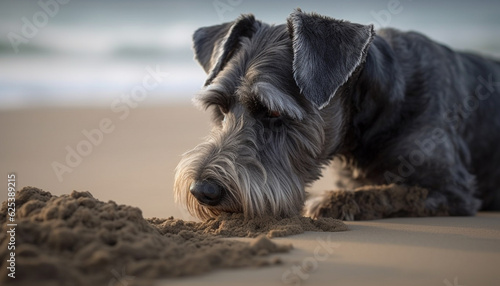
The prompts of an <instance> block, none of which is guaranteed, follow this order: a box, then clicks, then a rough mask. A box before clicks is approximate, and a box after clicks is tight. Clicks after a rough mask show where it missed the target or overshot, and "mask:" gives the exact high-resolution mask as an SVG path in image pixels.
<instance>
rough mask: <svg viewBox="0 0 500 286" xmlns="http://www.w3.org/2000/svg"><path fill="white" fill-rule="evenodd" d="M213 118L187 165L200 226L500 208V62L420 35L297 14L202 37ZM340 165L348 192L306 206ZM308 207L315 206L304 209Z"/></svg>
mask: <svg viewBox="0 0 500 286" xmlns="http://www.w3.org/2000/svg"><path fill="white" fill-rule="evenodd" d="M193 49H194V53H195V59H196V60H197V61H198V62H199V64H200V65H201V66H202V67H203V69H204V70H205V72H206V73H207V75H208V77H207V80H206V81H205V83H204V87H203V88H202V90H201V91H200V92H199V94H197V95H196V97H195V98H194V102H195V104H196V105H197V106H199V107H200V108H201V109H206V110H210V112H211V113H212V114H213V119H212V121H213V129H212V131H211V134H210V136H209V137H208V138H207V139H206V141H205V142H203V143H201V144H200V145H198V146H197V147H195V148H194V149H193V150H191V151H188V152H187V153H185V154H184V155H183V157H182V159H181V162H180V163H179V165H178V167H177V169H176V174H175V183H174V194H175V198H176V200H177V202H179V203H181V204H184V205H185V206H186V207H187V209H188V210H189V211H190V213H191V214H192V215H194V216H196V217H198V218H200V219H207V218H210V217H214V216H218V215H220V214H221V213H222V212H230V213H244V215H245V217H249V218H253V217H261V216H264V215H273V216H280V217H289V216H294V215H299V214H305V215H307V216H311V217H313V218H316V217H322V216H331V217H335V218H340V219H344V220H360V219H374V218H384V217H395V216H433V215H453V216H469V215H474V214H475V213H476V212H477V211H478V210H480V209H483V210H493V209H497V210H498V209H500V190H499V187H500V151H499V147H500V112H498V110H500V62H499V61H496V60H493V59H488V58H486V57H482V56H479V55H475V54H472V53H465V52H455V51H453V50H451V49H450V48H448V47H446V46H444V45H441V44H438V43H436V42H434V41H432V40H430V39H429V38H427V37H426V36H424V35H422V34H419V33H416V32H401V31H398V30H396V29H391V28H386V29H380V30H378V31H377V32H375V31H374V28H373V26H371V25H361V24H356V23H351V22H348V21H343V20H337V19H333V18H330V17H326V16H322V15H319V14H316V13H305V12H303V11H301V10H300V9H297V10H295V11H294V12H293V13H292V14H290V16H289V17H288V19H287V24H282V25H268V24H266V23H263V22H261V21H258V20H256V19H255V17H254V16H253V15H251V14H248V15H241V16H240V17H239V18H238V19H236V20H235V21H233V22H229V23H224V24H220V25H215V26H210V27H203V28H200V29H198V30H197V31H196V32H195V33H194V35H193ZM332 162H333V166H334V168H335V170H336V177H337V182H336V184H335V185H334V187H335V188H337V189H338V190H337V191H335V192H331V191H330V192H325V193H323V194H321V195H319V196H316V197H311V198H309V199H308V201H307V203H305V201H306V199H307V198H308V196H307V194H306V191H305V189H306V187H308V186H310V185H311V183H312V182H314V181H315V180H317V179H318V178H320V177H321V170H322V168H323V167H325V166H327V165H328V164H330V163H332ZM304 206H305V207H304Z"/></svg>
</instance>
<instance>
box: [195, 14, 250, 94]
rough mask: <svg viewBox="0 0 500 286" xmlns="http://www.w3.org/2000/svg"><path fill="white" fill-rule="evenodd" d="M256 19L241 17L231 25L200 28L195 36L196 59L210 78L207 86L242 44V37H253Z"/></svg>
mask: <svg viewBox="0 0 500 286" xmlns="http://www.w3.org/2000/svg"><path fill="white" fill-rule="evenodd" d="M254 23H255V17H254V16H253V15H252V14H248V15H241V16H240V17H239V18H238V19H236V20H235V21H233V22H230V23H224V24H220V25H215V26H210V27H203V28H199V29H198V30H196V32H194V35H193V49H194V53H195V59H196V60H197V61H198V62H199V63H200V65H201V66H202V67H203V69H204V70H205V72H206V73H207V74H208V78H207V80H206V82H205V85H208V84H210V82H211V81H212V80H213V79H214V78H215V77H216V76H217V74H218V73H219V72H220V71H221V70H222V69H223V68H224V65H225V64H226V63H227V62H228V61H229V59H230V58H231V56H232V55H233V54H234V51H235V50H236V49H237V48H238V46H239V44H240V38H241V37H251V35H252V34H253V33H254V32H255V31H254Z"/></svg>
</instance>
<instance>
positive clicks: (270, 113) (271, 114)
mask: <svg viewBox="0 0 500 286" xmlns="http://www.w3.org/2000/svg"><path fill="white" fill-rule="evenodd" d="M280 116H281V113H280V112H279V111H277V110H269V111H268V112H267V117H269V118H278V117H280Z"/></svg>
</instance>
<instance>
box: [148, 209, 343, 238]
mask: <svg viewBox="0 0 500 286" xmlns="http://www.w3.org/2000/svg"><path fill="white" fill-rule="evenodd" d="M148 221H149V222H150V223H152V224H153V225H154V226H155V227H157V228H158V229H160V232H162V233H163V229H167V230H168V229H176V230H186V229H187V230H196V231H197V232H198V233H202V234H212V235H222V236H228V237H234V236H237V237H257V236H259V235H265V236H266V237H268V238H273V237H283V236H289V235H294V234H300V233H304V232H305V231H327V232H334V231H343V230H347V226H346V225H345V224H344V223H343V222H342V221H340V220H337V219H333V218H319V219H317V220H313V219H311V218H308V217H298V216H297V217H292V218H274V217H265V218H255V219H251V220H245V219H244V217H243V215H242V214H223V215H221V216H219V217H217V218H212V219H209V220H207V221H205V222H203V223H197V222H184V221H183V220H176V219H174V218H173V217H170V218H168V219H158V218H153V219H150V220H148Z"/></svg>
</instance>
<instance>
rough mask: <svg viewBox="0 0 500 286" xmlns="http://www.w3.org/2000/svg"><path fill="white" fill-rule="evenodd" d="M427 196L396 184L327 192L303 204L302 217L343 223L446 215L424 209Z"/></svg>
mask: <svg viewBox="0 0 500 286" xmlns="http://www.w3.org/2000/svg"><path fill="white" fill-rule="evenodd" d="M428 193H429V192H428V190H426V189H423V188H420V187H415V186H405V185H396V184H391V185H381V186H363V187H360V188H356V189H354V190H338V191H329V192H325V193H324V194H321V195H320V196H318V197H314V198H312V199H310V200H309V201H307V202H306V205H305V210H304V213H305V215H306V216H310V217H313V218H318V217H334V218H338V219H343V220H370V219H380V218H387V217H404V216H407V217H418V216H435V215H447V214H448V213H447V210H446V209H445V208H444V207H441V208H437V209H435V208H433V209H432V210H431V209H430V208H428V207H427V204H426V199H427V198H428Z"/></svg>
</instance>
